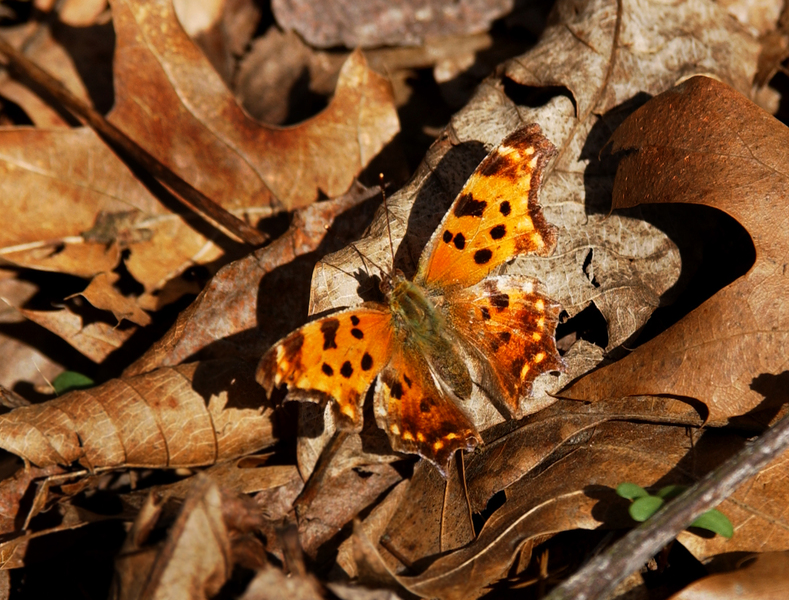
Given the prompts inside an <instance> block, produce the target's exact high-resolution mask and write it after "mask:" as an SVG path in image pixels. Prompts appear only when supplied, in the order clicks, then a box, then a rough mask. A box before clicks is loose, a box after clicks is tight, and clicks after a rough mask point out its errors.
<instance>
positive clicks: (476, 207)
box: [454, 194, 488, 217]
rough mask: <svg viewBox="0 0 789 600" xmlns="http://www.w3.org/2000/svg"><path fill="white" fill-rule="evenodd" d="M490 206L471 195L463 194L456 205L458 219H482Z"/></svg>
mask: <svg viewBox="0 0 789 600" xmlns="http://www.w3.org/2000/svg"><path fill="white" fill-rule="evenodd" d="M487 205H488V203H487V202H485V201H484V200H475V199H474V196H472V195H471V194H463V195H462V196H460V198H458V201H457V205H455V211H454V212H455V216H456V217H481V216H482V213H484V212H485V207H486V206H487Z"/></svg>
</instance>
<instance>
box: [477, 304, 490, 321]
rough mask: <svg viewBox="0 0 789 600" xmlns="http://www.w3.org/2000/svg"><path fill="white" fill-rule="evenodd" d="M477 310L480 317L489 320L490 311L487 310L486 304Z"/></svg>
mask: <svg viewBox="0 0 789 600" xmlns="http://www.w3.org/2000/svg"><path fill="white" fill-rule="evenodd" d="M479 312H481V313H482V318H483V319H484V320H486V321H488V320H490V311H489V310H488V307H487V306H483V307H482V308H480V309H479Z"/></svg>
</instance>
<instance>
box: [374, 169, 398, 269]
mask: <svg viewBox="0 0 789 600" xmlns="http://www.w3.org/2000/svg"><path fill="white" fill-rule="evenodd" d="M378 181H379V182H380V183H379V184H378V185H379V187H380V188H381V196H383V199H384V212H386V233H387V235H388V236H389V255H390V256H391V257H392V268H391V269H390V271H389V272H390V273H394V262H395V253H394V244H393V243H392V226H391V225H390V224H389V214H390V213H389V205H388V204H387V203H386V185H385V184H384V174H383V173H378Z"/></svg>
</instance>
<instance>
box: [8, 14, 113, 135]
mask: <svg viewBox="0 0 789 600" xmlns="http://www.w3.org/2000/svg"><path fill="white" fill-rule="evenodd" d="M105 4H106V2H105ZM67 30H68V28H67V27H63V26H62V25H60V24H59V23H54V24H53V25H52V26H46V25H44V24H42V23H40V22H38V21H29V22H27V23H25V24H23V25H20V26H18V27H14V28H11V29H4V30H3V36H4V38H5V39H7V40H8V41H9V42H10V43H12V44H13V45H14V46H16V47H18V48H24V52H25V54H26V56H27V57H28V58H30V60H33V61H35V62H36V63H38V64H41V65H46V68H47V69H48V70H49V71H50V72H52V73H53V74H54V75H55V76H56V77H57V78H58V79H59V80H60V81H61V82H62V83H63V85H65V86H66V88H67V89H68V90H69V91H70V92H71V93H72V94H74V95H75V96H77V97H78V98H80V99H81V100H84V101H87V102H90V98H89V95H88V90H87V88H86V87H85V83H84V82H83V80H82V78H81V77H80V76H79V71H78V69H77V68H76V66H75V64H74V63H75V55H76V56H80V54H81V53H80V52H78V51H77V52H73V51H74V50H75V49H76V48H75V46H74V44H73V42H74V41H75V40H74V39H73V38H71V36H68V34H67V33H66V32H67ZM64 34H66V35H64ZM102 37H104V40H102ZM83 38H89V39H90V42H91V43H92V44H93V57H92V58H93V61H94V63H99V61H100V58H101V57H102V54H103V52H102V50H103V48H102V47H106V46H107V43H106V36H97V35H95V33H92V32H91V33H88V32H83ZM108 49H111V48H108ZM80 58H85V57H84V56H80ZM97 58H98V59H99V61H96V59H97ZM91 66H92V67H93V69H94V73H95V75H96V79H97V80H98V79H99V78H100V77H101V72H102V70H103V69H101V68H100V63H99V64H93V65H91ZM0 95H1V96H3V97H5V98H8V99H9V100H11V101H13V102H15V103H16V104H18V105H19V107H20V108H22V110H24V111H25V113H26V114H27V116H28V117H30V120H31V121H33V123H34V124H35V125H37V126H38V127H65V126H68V121H67V120H66V118H67V117H66V116H65V115H64V113H62V112H59V111H58V110H56V109H55V108H53V107H52V106H50V104H49V103H47V102H46V101H45V100H43V99H42V98H41V97H40V96H38V95H37V94H36V93H35V92H33V91H32V90H31V89H30V88H29V87H28V86H26V85H24V84H23V83H21V82H19V81H17V80H16V79H14V78H12V77H11V76H10V74H9V73H8V71H7V70H4V71H3V73H2V74H0Z"/></svg>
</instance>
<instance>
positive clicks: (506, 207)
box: [499, 200, 512, 217]
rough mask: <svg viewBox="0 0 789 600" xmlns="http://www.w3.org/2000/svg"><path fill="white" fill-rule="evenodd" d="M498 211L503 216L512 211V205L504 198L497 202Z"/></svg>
mask: <svg viewBox="0 0 789 600" xmlns="http://www.w3.org/2000/svg"><path fill="white" fill-rule="evenodd" d="M499 212H500V213H501V214H503V215H504V216H505V217H506V216H508V215H509V214H510V213H511V212H512V207H511V206H510V201H509V200H505V201H504V202H502V203H501V204H499Z"/></svg>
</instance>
